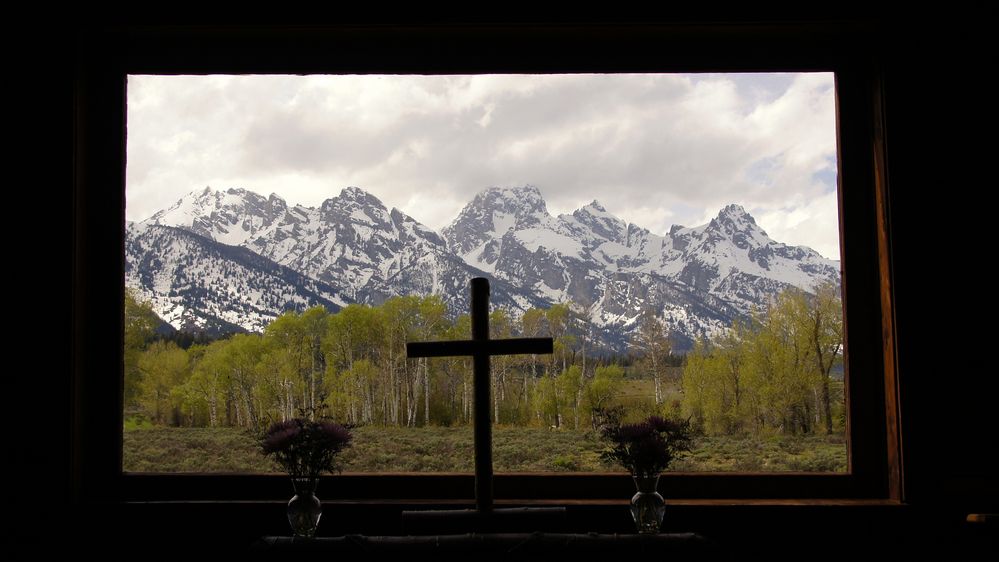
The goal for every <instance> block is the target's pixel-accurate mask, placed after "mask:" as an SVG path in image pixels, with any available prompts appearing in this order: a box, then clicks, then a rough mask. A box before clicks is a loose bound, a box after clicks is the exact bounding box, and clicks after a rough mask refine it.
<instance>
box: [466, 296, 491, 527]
mask: <svg viewBox="0 0 999 562" xmlns="http://www.w3.org/2000/svg"><path fill="white" fill-rule="evenodd" d="M471 316H472V318H471V320H472V341H474V342H481V344H480V347H479V348H478V349H477V353H475V355H474V356H473V365H474V366H473V373H474V380H473V385H474V389H475V405H474V417H475V506H476V508H477V509H478V510H479V511H480V512H487V511H491V510H492V508H493V449H492V442H493V438H492V420H491V419H490V417H489V412H490V408H489V404H491V400H490V397H489V390H490V389H489V387H490V365H489V352H488V349H487V347H486V342H488V341H489V280H488V279H485V278H482V277H477V278H475V279H472V306H471Z"/></svg>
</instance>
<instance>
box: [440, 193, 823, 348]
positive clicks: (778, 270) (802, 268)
mask: <svg viewBox="0 0 999 562" xmlns="http://www.w3.org/2000/svg"><path fill="white" fill-rule="evenodd" d="M444 236H445V238H447V240H448V243H449V245H450V247H451V248H452V250H453V251H455V253H457V254H459V255H461V256H462V258H463V259H465V260H466V262H468V263H469V264H472V265H475V266H476V267H479V268H480V269H484V270H487V271H490V272H492V273H493V274H494V275H495V276H496V277H498V278H500V279H505V280H507V281H509V282H511V283H512V284H514V285H517V286H520V287H523V288H525V289H527V290H529V291H531V292H533V293H534V294H535V295H537V296H538V297H540V298H544V299H546V300H550V301H555V302H564V301H572V302H573V303H575V304H576V305H578V306H580V307H581V308H582V309H583V310H585V311H586V314H587V316H588V317H589V318H590V319H591V320H592V321H593V322H595V323H596V324H597V325H601V326H605V327H608V328H612V329H616V330H617V331H622V330H623V331H627V330H628V329H629V327H630V326H632V325H633V323H634V321H635V320H636V319H637V317H638V316H639V315H640V314H641V313H642V311H644V310H645V309H646V308H652V309H653V310H655V311H656V313H657V314H658V315H659V316H660V318H661V319H662V320H663V321H664V322H665V323H666V325H667V326H669V327H670V328H671V329H672V330H673V331H674V332H677V333H679V334H683V335H685V336H687V337H688V338H692V337H696V336H698V335H701V334H708V333H713V332H716V331H718V330H720V329H723V328H724V327H725V326H728V325H729V324H730V323H731V320H732V319H733V318H734V317H736V316H740V315H744V314H747V313H748V312H749V311H750V309H751V307H753V306H759V307H764V306H765V305H766V303H767V301H768V299H769V298H771V297H772V296H774V295H776V294H777V293H779V292H780V291H782V290H784V289H786V288H788V287H790V286H795V287H800V288H802V289H805V290H810V289H813V288H814V287H815V286H816V285H817V284H819V283H821V282H823V281H825V280H831V281H837V280H838V279H839V265H838V262H836V261H833V260H828V259H825V258H823V257H822V256H820V255H819V254H818V253H816V252H815V251H813V250H811V249H809V248H804V247H795V246H787V245H785V244H781V243H778V242H775V241H773V240H771V239H770V237H769V236H767V234H766V232H764V231H763V229H761V228H760V227H759V226H758V225H757V224H756V222H755V220H754V219H753V217H751V216H750V215H749V214H748V213H746V211H745V210H744V209H743V208H742V207H740V206H738V205H729V206H727V207H725V208H724V209H722V210H721V211H720V212H719V213H718V216H717V217H716V218H714V219H712V220H711V222H710V223H708V224H706V225H704V226H700V227H697V228H683V227H675V228H673V229H672V231H671V232H670V233H669V234H668V235H666V236H657V235H655V234H652V233H650V232H649V231H648V230H646V229H644V228H642V227H640V226H638V225H635V224H628V223H625V222H624V221H622V220H621V219H619V218H617V217H615V216H614V215H612V214H611V213H609V212H607V210H606V209H605V208H604V207H603V206H602V205H601V204H600V203H599V202H598V201H593V202H592V203H590V204H589V205H586V206H584V207H582V208H580V209H578V210H576V211H575V212H573V213H572V214H570V215H559V216H558V217H553V216H551V215H550V214H549V213H548V211H547V209H546V208H545V204H544V200H543V199H542V197H541V193H540V192H539V191H538V190H537V188H535V187H531V186H528V187H521V188H490V189H487V190H485V191H483V192H482V193H479V194H478V195H477V196H476V197H475V198H474V199H473V200H472V202H471V203H469V204H468V205H467V206H466V207H465V208H464V209H462V211H461V213H460V214H459V215H458V217H457V218H456V219H455V221H454V222H453V223H452V224H451V225H449V226H448V227H447V228H445V229H444Z"/></svg>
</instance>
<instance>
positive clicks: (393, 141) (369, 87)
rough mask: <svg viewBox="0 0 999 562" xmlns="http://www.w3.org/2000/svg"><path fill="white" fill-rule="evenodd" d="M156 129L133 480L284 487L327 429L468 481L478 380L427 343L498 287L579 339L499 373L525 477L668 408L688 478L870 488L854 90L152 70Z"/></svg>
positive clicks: (511, 321) (151, 133)
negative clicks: (280, 458)
mask: <svg viewBox="0 0 999 562" xmlns="http://www.w3.org/2000/svg"><path fill="white" fill-rule="evenodd" d="M128 131H129V135H128V150H127V153H128V154H127V156H128V158H127V160H128V168H127V179H126V221H127V224H126V227H125V236H126V244H125V248H126V275H125V284H126V291H127V296H126V302H127V304H128V306H127V307H126V317H127V318H126V350H125V358H126V360H125V363H126V364H125V381H124V385H125V403H124V408H123V413H124V418H125V428H126V430H125V439H124V457H123V458H124V467H123V468H124V470H125V471H126V472H135V471H140V472H149V471H152V472H160V471H167V472H169V471H178V472H206V471H208V472H211V471H223V472H226V471H237V470H253V469H254V468H256V469H257V470H259V469H260V468H264V469H267V468H269V465H268V464H267V463H266V462H265V460H264V459H262V458H261V457H260V455H259V454H258V453H257V452H256V451H255V450H254V446H253V445H254V443H253V440H254V437H255V434H254V432H257V433H259V431H260V430H261V427H262V426H265V425H266V424H268V423H273V422H275V421H285V420H287V419H290V418H291V417H295V416H297V415H302V412H306V414H305V415H310V416H325V417H328V418H331V419H333V420H336V421H339V422H343V423H347V424H350V425H353V426H357V432H358V439H357V440H356V442H355V448H354V449H353V450H351V451H350V452H348V453H347V454H346V461H345V470H347V471H350V472H403V471H405V472H461V471H468V470H469V468H470V462H471V454H470V452H471V448H472V447H471V434H470V432H469V431H468V426H469V425H470V424H471V419H472V418H471V412H472V410H473V409H474V406H473V404H472V392H471V386H472V385H471V362H470V361H469V360H468V359H453V360H444V359H433V360H426V359H425V360H421V361H412V360H410V361H407V360H406V357H405V343H406V342H407V341H411V340H421V339H422V340H426V339H441V338H444V339H447V338H454V337H468V334H467V333H466V332H468V324H467V317H465V316H466V315H467V308H468V307H467V302H468V286H467V285H468V280H469V279H471V278H473V277H475V276H480V275H487V276H489V277H490V278H492V281H493V284H494V296H493V300H494V307H493V318H492V326H493V328H492V330H493V332H494V333H493V334H492V337H494V338H504V337H511V336H537V335H549V336H552V337H554V338H555V349H556V352H555V353H554V354H553V355H551V356H549V357H537V356H528V357H524V358H515V357H501V358H497V359H496V360H495V361H494V363H493V377H492V384H491V386H492V396H493V399H492V403H491V404H488V405H485V406H483V407H485V408H488V409H489V410H490V411H491V416H490V417H491V419H492V422H493V423H494V424H495V425H496V426H497V427H496V437H497V442H496V449H497V452H498V455H497V459H496V460H497V462H498V465H499V466H498V467H497V469H498V470H500V471H502V472H547V471H552V472H601V471H608V470H614V467H613V466H610V465H607V464H606V463H604V462H602V461H601V457H600V453H601V451H602V450H603V449H604V448H605V447H606V444H605V443H603V442H602V441H601V439H600V430H601V428H602V427H603V426H604V425H605V424H606V423H608V419H609V418H614V419H618V418H620V419H621V420H622V421H625V422H634V421H637V420H638V419H641V418H644V417H646V416H649V415H658V416H665V417H673V418H684V419H690V420H691V421H692V423H693V424H694V427H695V430H696V431H697V432H698V434H699V438H698V440H697V443H698V445H697V447H696V448H695V449H694V451H693V454H692V455H690V457H689V458H688V459H686V460H685V461H683V462H682V463H678V464H677V465H676V467H675V468H674V470H680V471H686V472H699V471H728V472H732V471H742V472H756V471H768V472H788V471H794V472H846V469H847V444H846V425H847V415H846V412H845V404H844V400H843V398H844V395H843V387H844V383H845V377H844V370H843V365H842V351H843V326H842V299H841V278H840V261H839V259H838V258H839V254H840V250H839V240H840V236H839V216H838V198H837V190H836V177H837V158H836V134H835V89H834V77H833V74H832V73H828V72H827V73H729V74H545V75H517V74H508V75H495V74H491V75H439V76H397V75H395V76H392V75H363V76H356V75H349V76H342V75H341V76H330V75H318V76H317V75H313V76H304V77H302V76H219V75H213V76H148V75H146V76H129V77H128ZM473 164H474V165H473ZM534 183H537V184H538V185H534ZM201 184H212V185H214V186H215V187H212V186H207V187H200V186H201ZM355 185H360V186H363V187H355ZM192 186H199V187H197V188H195V189H192ZM233 186H240V187H233ZM340 186H344V187H340ZM486 186H492V187H486ZM272 188H273V189H274V190H277V191H273V190H272ZM602 201H606V203H604V202H602ZM815 248H818V250H816V249H815ZM150 312H152V314H150ZM143 315H145V316H143ZM195 340H197V341H195Z"/></svg>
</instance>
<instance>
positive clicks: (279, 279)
mask: <svg viewBox="0 0 999 562" xmlns="http://www.w3.org/2000/svg"><path fill="white" fill-rule="evenodd" d="M125 254H126V285H128V286H130V287H132V288H134V289H135V290H136V291H137V293H138V294H139V296H140V298H142V299H144V300H148V301H151V302H152V304H153V308H154V310H155V311H156V312H157V314H159V315H160V316H161V317H162V318H163V319H164V320H165V321H166V322H168V323H170V324H171V325H172V326H173V327H175V328H177V329H183V330H188V331H207V332H210V333H218V332H227V331H234V330H246V331H259V330H261V329H262V328H263V327H264V326H265V325H266V324H267V323H268V322H269V321H270V320H272V319H273V318H274V317H276V316H277V315H278V314H280V313H281V312H283V311H284V310H288V309H296V310H301V309H304V308H306V307H309V306H315V305H323V306H325V307H327V308H328V309H330V310H337V309H338V308H339V307H342V306H345V305H347V304H348V303H367V304H379V303H381V302H383V301H384V300H385V299H387V298H389V297H391V296H394V295H409V294H416V295H421V296H423V295H429V294H438V295H441V296H442V297H443V298H444V300H445V302H446V303H447V305H448V307H449V309H450V310H451V312H452V313H454V314H458V313H462V312H465V311H467V310H468V298H469V295H468V280H469V279H470V278H472V277H479V276H484V277H488V278H489V279H490V284H491V286H492V291H491V303H492V306H493V307H499V308H502V309H505V310H507V311H508V312H510V313H511V314H513V315H514V316H519V314H521V313H522V312H523V311H525V310H527V309H529V308H532V307H542V308H546V307H548V306H551V304H553V303H558V302H571V303H572V306H573V308H574V309H575V310H576V312H578V313H579V314H580V316H581V317H582V318H585V319H588V320H589V327H590V329H592V330H593V331H594V332H595V334H594V335H595V339H597V340H599V341H602V342H604V343H605V344H606V345H607V346H608V347H610V348H615V349H621V348H623V346H624V344H625V342H626V341H627V339H628V337H629V333H630V331H631V330H632V329H634V327H635V326H636V320H637V319H638V317H639V316H640V315H641V314H643V313H644V312H645V311H646V310H651V311H653V312H654V313H655V314H656V316H657V317H658V318H659V319H660V320H661V321H662V322H663V323H664V324H665V326H666V327H667V328H668V329H669V330H670V332H671V333H672V334H673V337H674V340H675V345H676V346H677V347H678V348H681V349H682V348H686V347H689V345H690V343H691V342H692V341H693V339H695V338H697V337H700V336H704V335H712V334H716V333H718V332H720V331H723V330H725V329H726V328H727V327H728V326H730V325H731V323H732V321H733V320H734V319H736V318H740V317H744V316H746V315H747V314H748V313H749V312H750V310H751V309H752V308H753V307H761V308H763V307H766V305H767V303H768V302H769V299H771V298H772V297H773V296H774V295H776V294H777V293H779V292H780V291H782V290H784V289H786V288H788V287H791V286H794V287H799V288H801V289H804V290H806V291H808V290H811V289H813V288H814V287H815V286H816V285H817V284H819V283H822V282H824V281H833V282H838V281H839V278H840V268H839V262H838V261H835V260H830V259H826V258H823V257H822V256H820V255H819V254H818V253H817V252H815V251H814V250H811V249H809V248H807V247H803V246H789V245H786V244H782V243H779V242H776V241H774V240H772V239H771V238H770V237H769V236H768V235H767V233H766V232H764V231H763V229H762V228H760V227H759V225H757V224H756V221H755V220H754V219H753V217H752V216H750V215H749V214H748V213H747V212H746V211H745V210H744V209H743V208H742V207H740V206H738V205H728V206H726V207H724V208H723V209H721V210H720V211H719V213H718V215H717V216H716V217H715V218H714V219H712V220H711V221H710V222H709V223H708V224H705V225H702V226H698V227H694V228H685V227H679V226H674V227H673V228H672V229H671V230H670V232H669V233H668V234H666V235H663V236H660V235H657V234H654V233H652V232H650V231H649V230H648V229H645V228H642V227H640V226H638V225H635V224H629V223H626V222H624V221H622V220H621V219H619V218H617V217H615V216H614V215H613V214H611V213H609V212H608V211H607V210H606V209H605V208H604V207H603V206H602V205H601V204H600V203H599V202H598V201H593V202H592V203H590V204H589V205H586V206H584V207H582V208H580V209H578V210H576V211H575V212H573V213H572V214H563V215H558V216H553V215H552V214H551V213H549V212H548V209H547V206H546V203H545V200H544V198H543V197H542V194H541V192H540V190H539V189H538V188H536V187H534V186H525V187H516V188H496V187H493V188H489V189H486V190H483V191H481V192H480V193H478V194H476V195H475V197H474V198H473V199H472V200H471V201H470V202H469V203H468V204H467V205H466V206H465V207H464V208H463V209H462V210H461V212H460V213H459V215H458V216H457V218H455V220H454V221H453V222H452V223H451V224H449V225H448V226H447V227H445V228H444V229H443V230H442V231H441V232H440V233H438V232H435V231H434V230H432V229H430V228H428V227H426V226H425V225H423V224H421V223H420V222H418V221H417V220H415V219H413V218H412V217H410V216H409V215H407V214H406V213H404V212H402V211H401V210H399V209H395V208H393V209H388V208H386V207H385V205H384V204H383V203H382V202H381V201H380V200H379V199H378V198H377V197H375V196H373V195H371V194H370V193H367V192H365V191H364V190H362V189H359V188H357V187H347V188H345V189H343V190H342V191H341V192H340V194H339V195H338V196H336V197H332V198H330V199H327V200H326V201H324V202H323V203H322V204H321V205H320V206H319V207H318V208H315V207H305V206H302V205H295V206H289V205H288V203H287V202H285V201H284V200H283V199H282V198H280V197H278V196H277V195H273V194H272V195H270V196H269V197H264V196H262V195H259V194H257V193H254V192H252V191H248V190H245V189H238V188H232V189H227V190H216V189H212V188H210V187H207V188H205V189H203V190H198V191H194V192H191V193H189V194H188V195H186V196H184V197H183V198H181V199H180V200H179V201H177V202H176V203H175V204H174V205H172V206H170V207H169V208H167V209H163V210H161V211H159V212H157V213H156V214H154V215H152V216H151V217H149V218H148V219H146V220H144V221H141V222H135V223H131V222H130V223H128V224H127V225H126V248H125Z"/></svg>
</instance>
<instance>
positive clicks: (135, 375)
mask: <svg viewBox="0 0 999 562" xmlns="http://www.w3.org/2000/svg"><path fill="white" fill-rule="evenodd" d="M124 304H125V306H124V311H125V318H124V323H125V343H124V363H125V364H124V372H125V381H124V402H125V411H126V412H133V411H135V410H136V409H137V407H138V403H137V402H138V397H139V393H140V392H141V391H140V389H139V385H140V383H141V382H142V372H141V371H140V369H139V358H140V357H141V355H142V351H143V350H144V349H145V348H146V345H148V344H149V342H150V341H152V339H153V337H154V335H155V330H156V326H157V324H158V323H159V319H158V318H157V317H156V314H155V313H154V312H153V307H152V305H151V304H150V303H148V302H139V300H138V299H137V297H136V296H135V293H134V291H132V290H131V289H129V288H126V289H125V303H124Z"/></svg>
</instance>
